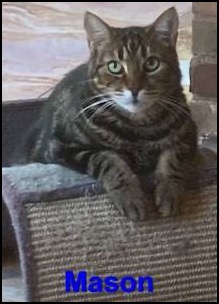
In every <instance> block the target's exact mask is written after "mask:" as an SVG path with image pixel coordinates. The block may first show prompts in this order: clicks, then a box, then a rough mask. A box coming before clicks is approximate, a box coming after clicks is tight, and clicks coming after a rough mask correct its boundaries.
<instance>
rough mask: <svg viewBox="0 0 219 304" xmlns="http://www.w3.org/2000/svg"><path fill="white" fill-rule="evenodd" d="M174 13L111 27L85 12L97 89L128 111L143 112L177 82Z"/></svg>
mask: <svg viewBox="0 0 219 304" xmlns="http://www.w3.org/2000/svg"><path fill="white" fill-rule="evenodd" d="M178 24H179V21H178V15H177V12H176V10H175V8H170V9H168V10H166V11H165V12H164V13H163V14H162V15H160V16H159V17H158V18H157V19H156V20H155V21H154V22H153V23H152V24H150V25H148V26H145V27H139V26H135V27H134V26H132V27H126V28H115V27H111V26H109V25H108V24H107V23H106V22H105V21H103V20H102V19H100V18H99V17H97V16H96V15H94V14H92V13H90V12H87V13H86V14H85V19H84V26H85V30H86V32H87V39H88V43H89V47H90V53H91V56H90V61H89V72H90V78H91V79H92V80H93V82H94V86H95V88H96V89H97V91H99V92H100V93H106V94H108V93H109V94H111V95H112V96H113V99H114V101H115V103H116V104H118V105H119V106H120V107H121V108H123V109H125V110H126V111H127V112H130V113H137V112H139V113H140V112H142V111H144V110H145V109H146V108H147V107H148V105H151V103H153V101H154V100H156V98H158V97H159V96H163V95H166V96H171V94H172V92H174V91H175V90H177V88H178V87H179V86H180V77H181V74H180V70H179V63H178V57H177V53H176V41H177V34H178Z"/></svg>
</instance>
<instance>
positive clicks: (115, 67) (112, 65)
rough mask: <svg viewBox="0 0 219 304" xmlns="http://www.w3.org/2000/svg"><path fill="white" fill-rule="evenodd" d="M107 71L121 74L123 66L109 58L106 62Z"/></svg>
mask: <svg viewBox="0 0 219 304" xmlns="http://www.w3.org/2000/svg"><path fill="white" fill-rule="evenodd" d="M107 67H108V71H109V72H110V73H112V74H114V75H121V74H122V73H123V66H122V64H121V63H120V62H118V61H116V60H111V61H109V62H108V63H107Z"/></svg>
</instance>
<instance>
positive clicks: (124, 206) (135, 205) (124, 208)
mask: <svg viewBox="0 0 219 304" xmlns="http://www.w3.org/2000/svg"><path fill="white" fill-rule="evenodd" d="M114 202H115V204H116V206H117V208H118V209H119V210H120V212H122V214H124V215H125V216H127V217H128V219H130V220H132V221H143V220H144V219H145V217H146V206H145V198H144V197H143V196H140V195H134V196H133V195H127V193H126V195H123V197H120V199H118V198H117V199H116V200H114Z"/></svg>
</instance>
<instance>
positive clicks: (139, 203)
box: [87, 151, 146, 220]
mask: <svg viewBox="0 0 219 304" xmlns="http://www.w3.org/2000/svg"><path fill="white" fill-rule="evenodd" d="M87 173H88V174H89V175H91V176H93V177H95V178H97V179H98V180H100V181H101V182H102V183H103V187H104V188H105V190H106V191H107V192H108V194H109V195H110V197H111V198H112V200H113V202H114V203H115V205H116V206H117V208H118V209H119V210H120V211H121V212H122V213H123V214H124V213H125V214H126V215H127V217H128V218H129V219H131V220H143V219H144V218H145V215H146V207H145V203H144V202H145V197H144V194H143V192H142V190H141V188H140V185H139V181H138V178H137V176H136V175H135V174H134V173H133V171H132V170H131V168H130V167H129V166H128V164H127V163H126V162H125V161H124V160H123V159H122V158H121V157H120V156H119V155H118V154H116V153H114V152H111V151H105V152H97V153H94V154H92V155H91V156H90V157H89V160H88V163H87Z"/></svg>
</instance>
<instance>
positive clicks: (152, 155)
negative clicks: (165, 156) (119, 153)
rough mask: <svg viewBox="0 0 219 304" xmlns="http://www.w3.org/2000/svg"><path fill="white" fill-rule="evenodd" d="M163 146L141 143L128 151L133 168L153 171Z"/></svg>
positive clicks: (128, 158) (127, 155) (127, 156)
mask: <svg viewBox="0 0 219 304" xmlns="http://www.w3.org/2000/svg"><path fill="white" fill-rule="evenodd" d="M161 151H162V146H160V145H158V144H152V143H139V145H136V146H133V148H132V149H128V151H127V153H126V156H125V157H126V158H127V160H128V162H129V163H130V165H131V166H136V167H137V168H138V169H144V170H145V169H147V170H148V169H153V168H155V166H156V164H157V161H158V158H159V156H160V153H161Z"/></svg>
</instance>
